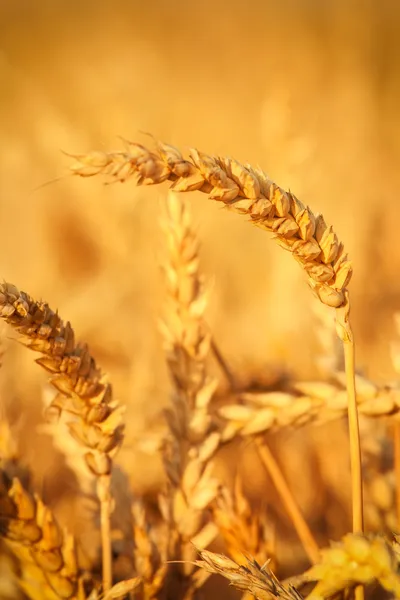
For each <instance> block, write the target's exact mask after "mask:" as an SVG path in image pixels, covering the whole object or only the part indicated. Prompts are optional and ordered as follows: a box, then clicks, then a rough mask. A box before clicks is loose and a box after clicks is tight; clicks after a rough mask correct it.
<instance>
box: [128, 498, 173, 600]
mask: <svg viewBox="0 0 400 600" xmlns="http://www.w3.org/2000/svg"><path fill="white" fill-rule="evenodd" d="M132 516H133V523H134V525H133V540H134V551H133V558H134V563H135V569H136V572H137V573H139V574H140V579H141V581H140V585H141V588H142V594H141V596H140V597H142V598H143V599H144V600H153V599H155V598H158V597H159V594H160V593H161V590H162V589H163V586H164V585H165V578H166V574H167V569H168V564H167V560H168V546H169V543H168V538H169V526H168V523H167V522H165V521H164V522H163V526H162V527H158V528H156V527H155V526H151V524H150V523H149V522H148V521H147V518H146V512H145V508H144V505H143V503H142V502H141V501H135V502H134V503H133V505H132Z"/></svg>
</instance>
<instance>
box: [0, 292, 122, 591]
mask: <svg viewBox="0 0 400 600" xmlns="http://www.w3.org/2000/svg"><path fill="white" fill-rule="evenodd" d="M0 316H1V317H2V318H3V319H5V321H6V322H7V323H9V324H10V325H11V326H12V327H13V328H14V329H15V330H16V331H18V333H19V334H20V335H21V338H20V341H21V342H22V343H23V344H24V345H26V346H27V347H28V348H31V349H32V350H35V351H36V352H40V353H41V354H42V356H41V357H40V358H38V359H37V360H36V362H37V363H38V364H39V365H41V366H42V367H44V368H45V369H46V370H47V371H49V372H50V373H51V378H50V382H51V383H52V385H53V386H54V387H55V388H56V389H57V391H58V393H57V395H56V397H55V398H54V400H53V401H52V403H51V406H50V408H51V410H52V411H54V412H56V413H57V414H59V413H61V412H66V413H67V414H69V415H71V416H72V419H71V421H70V422H69V423H68V428H69V431H70V434H71V435H72V436H73V437H74V439H75V440H76V441H77V442H78V443H79V444H80V445H81V446H83V447H84V448H85V449H86V453H85V455H84V458H85V462H86V465H87V467H88V468H89V469H90V471H91V472H92V473H93V475H94V476H95V477H96V480H97V486H96V490H97V495H98V498H99V501H100V508H101V512H100V519H101V533H102V552H103V591H104V592H105V593H106V592H108V591H109V590H110V589H111V585H112V566H111V529H110V515H111V490H110V480H111V470H112V457H113V455H114V454H115V452H116V450H117V449H118V447H119V446H120V444H121V441H122V434H123V424H122V421H121V416H122V409H121V407H120V406H119V405H118V403H117V402H116V401H115V400H113V398H112V388H111V385H110V384H109V383H108V382H107V380H106V378H105V376H104V374H103V373H102V372H101V371H100V369H99V368H98V367H97V365H96V362H95V360H94V358H93V357H92V356H91V355H90V353H89V351H88V348H87V346H86V345H83V344H79V343H76V342H75V335H74V331H73V329H72V327H71V325H70V323H64V322H63V321H62V320H61V318H60V317H59V316H58V314H57V313H55V312H54V311H52V310H51V309H50V308H49V306H48V305H47V304H46V303H44V302H36V301H34V300H33V299H32V298H31V297H30V296H29V295H28V294H26V293H25V292H20V291H19V290H18V289H17V288H16V287H15V286H13V285H11V284H9V283H4V284H1V285H0Z"/></svg>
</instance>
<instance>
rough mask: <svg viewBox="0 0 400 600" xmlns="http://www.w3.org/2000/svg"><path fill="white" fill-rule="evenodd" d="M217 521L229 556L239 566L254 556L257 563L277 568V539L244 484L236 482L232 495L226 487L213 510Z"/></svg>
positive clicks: (236, 480) (237, 478) (239, 479)
mask: <svg viewBox="0 0 400 600" xmlns="http://www.w3.org/2000/svg"><path fill="white" fill-rule="evenodd" d="M212 510H213V519H214V522H215V524H216V525H217V527H218V531H219V533H220V535H221V536H222V538H223V540H224V542H225V545H226V547H227V550H228V552H229V555H230V556H231V557H232V558H233V560H235V561H236V562H238V563H242V562H243V558H244V555H250V556H253V557H254V558H255V559H256V560H257V562H259V563H261V564H262V563H264V562H265V561H266V560H269V565H270V566H271V568H273V566H272V565H274V564H275V556H274V539H273V537H272V535H271V524H270V523H268V519H267V515H266V514H265V513H260V512H258V511H255V510H253V509H252V507H251V506H250V504H249V501H248V500H247V498H246V496H245V495H244V493H243V485H242V480H241V478H240V477H239V476H237V477H236V479H235V485H234V489H233V490H232V491H231V490H229V489H228V488H227V487H223V488H222V489H221V491H220V493H219V495H218V497H217V499H216V501H215V502H214V504H213V506H212Z"/></svg>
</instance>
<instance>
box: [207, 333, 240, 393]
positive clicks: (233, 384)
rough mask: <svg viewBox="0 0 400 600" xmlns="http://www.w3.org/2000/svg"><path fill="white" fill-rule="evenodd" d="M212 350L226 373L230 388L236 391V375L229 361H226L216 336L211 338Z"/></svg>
mask: <svg viewBox="0 0 400 600" xmlns="http://www.w3.org/2000/svg"><path fill="white" fill-rule="evenodd" d="M211 350H212V352H213V354H214V356H215V359H216V361H217V363H218V365H219V367H220V369H221V371H222V372H223V374H224V375H225V378H226V380H227V382H228V384H229V388H230V391H232V392H234V391H236V390H237V383H236V380H235V376H234V374H233V373H232V370H231V368H230V367H229V365H228V363H227V362H226V360H225V358H224V356H223V354H222V352H221V351H220V349H219V347H218V344H217V343H216V341H215V340H214V338H213V337H212V338H211Z"/></svg>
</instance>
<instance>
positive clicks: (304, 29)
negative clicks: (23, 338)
mask: <svg viewBox="0 0 400 600" xmlns="http://www.w3.org/2000/svg"><path fill="white" fill-rule="evenodd" d="M399 26H400V4H399V3H398V2H397V1H396V0H382V1H380V2H377V1H374V0H363V1H355V0H354V1H348V0H321V1H318V0H262V1H261V0H247V2H239V1H237V0H231V2H229V3H227V2H225V1H223V0H212V1H211V0H203V1H202V2H194V1H190V0H189V1H186V2H183V1H181V0H169V1H168V2H167V1H164V0H155V1H154V2H152V3H144V2H137V1H136V0H131V1H128V0H114V2H112V3H111V2H105V1H103V2H101V1H99V0H97V1H94V0H93V1H92V0H80V1H78V0H69V1H68V2H67V1H64V0H59V1H58V2H54V0H41V1H40V2H39V1H37V2H33V1H32V0H18V2H11V1H7V0H1V1H0V143H1V146H0V152H1V155H0V235H1V242H2V243H1V248H2V251H1V253H0V273H1V276H2V277H4V279H5V280H7V281H11V282H13V283H15V284H16V285H17V286H18V287H19V288H20V289H23V290H26V291H27V292H29V293H30V294H31V295H33V296H35V297H41V298H44V299H46V300H47V301H48V302H49V304H50V305H51V306H52V307H54V308H58V309H59V311H60V314H61V315H63V317H64V318H65V319H69V320H71V322H72V324H73V325H74V327H75V329H76V332H77V334H78V337H79V338H80V339H84V340H86V341H88V343H89V344H90V346H91V348H92V350H93V353H94V355H95V356H96V358H97V359H98V361H99V363H100V364H101V366H102V367H103V368H104V369H105V370H106V371H107V372H108V373H109V374H110V378H111V380H112V381H113V383H114V387H115V393H116V395H117V396H118V397H119V398H120V399H121V401H122V402H123V403H125V404H126V405H127V442H126V448H125V450H124V451H123V453H122V458H121V461H123V463H124V464H125V465H128V466H129V469H128V470H129V472H130V475H131V476H132V485H133V487H134V489H136V490H138V491H141V490H143V489H144V490H148V489H152V488H153V487H157V485H158V482H159V480H160V477H161V471H160V466H159V462H158V459H157V457H152V458H149V459H148V460H147V459H146V461H144V460H142V459H141V460H135V457H137V455H138V452H139V451H137V450H135V444H134V439H135V437H137V436H140V435H141V434H142V433H143V431H148V430H149V428H150V424H152V423H155V424H156V425H155V426H156V427H161V423H162V418H161V416H160V407H161V406H162V405H165V404H166V402H167V401H168V394H169V384H168V377H167V372H166V367H165V365H164V361H163V353H162V344H161V340H160V335H159V333H158V329H157V318H158V315H159V314H160V310H161V308H162V303H163V287H162V278H161V274H160V270H159V262H160V255H162V252H163V237H162V234H161V232H160V228H159V224H158V216H159V212H160V201H161V200H162V198H163V197H165V193H166V188H165V187H162V188H160V189H150V188H139V189H136V188H135V187H134V185H133V183H131V184H130V183H126V184H124V185H120V184H115V185H110V186H104V185H103V182H102V181H101V179H98V178H94V179H93V180H89V179H87V180H83V179H78V178H72V177H68V176H65V175H66V174H67V173H68V171H67V167H68V164H69V163H70V159H69V158H68V157H66V156H65V155H63V154H62V152H61V150H64V151H67V152H71V153H74V152H75V153H80V152H88V151H90V150H92V149H104V150H114V149H118V148H120V147H121V145H122V144H121V141H120V140H119V139H118V136H123V137H125V138H128V139H130V140H135V141H141V142H146V141H147V140H146V137H144V136H143V134H142V133H141V132H142V131H145V132H151V133H152V134H154V135H155V136H156V137H157V138H159V139H161V140H163V141H166V142H168V143H171V144H174V145H176V146H178V147H180V148H182V149H186V148H189V147H193V146H195V147H197V148H199V149H201V150H204V151H205V152H209V153H212V154H226V155H230V156H234V157H235V158H238V159H239V160H242V161H245V162H250V163H252V164H255V165H256V164H259V165H260V166H262V168H264V169H265V170H266V171H267V172H268V174H269V175H270V176H271V177H272V178H273V179H274V180H276V181H277V183H279V184H280V185H281V186H283V187H287V188H290V189H291V190H292V191H293V192H294V193H295V194H296V195H297V196H298V197H299V198H300V199H301V200H302V201H303V202H306V203H308V204H310V206H311V207H313V209H314V210H318V211H320V212H322V213H323V214H324V216H325V218H326V221H327V222H329V223H332V224H333V225H334V226H335V229H336V231H337V232H338V235H339V237H340V238H341V239H342V240H343V241H344V243H345V246H346V247H347V249H348V252H349V254H350V256H351V258H352V260H353V263H354V279H353V281H352V283H351V288H350V291H351V296H352V318H353V324H354V330H355V335H356V342H357V361H358V366H359V368H360V369H362V370H363V371H364V372H366V373H367V375H368V376H369V377H372V378H374V379H376V380H379V381H383V380H386V379H390V378H393V377H394V373H393V370H392V367H391V364H390V358H389V344H390V342H391V340H392V338H394V337H395V331H394V327H393V314H394V312H395V311H397V310H399V309H400V278H399V276H398V273H399V264H400V244H399V241H398V230H397V225H398V221H397V219H398V218H399V215H400V209H399V201H398V198H397V192H396V190H397V189H398V188H399V187H400V172H399V168H398V158H399V151H400V110H399V108H398V107H399V106H400V36H399V35H398V33H399ZM58 177H61V179H60V180H59V181H56V182H53V183H50V184H49V185H46V186H43V184H45V183H47V182H49V181H51V180H53V179H54V178H58ZM190 202H191V206H192V209H193V217H194V221H195V223H196V225H197V226H198V231H199V236H200V239H201V242H202V267H203V271H204V273H205V274H206V276H207V278H208V279H209V280H212V281H213V294H212V297H211V304H210V309H209V315H208V319H209V322H210V325H211V327H212V329H213V332H214V334H215V338H216V340H217V342H218V344H219V346H220V348H221V349H222V351H223V353H224V355H225V357H226V359H227V360H228V361H229V363H230V365H231V366H232V368H233V369H234V370H235V371H236V372H239V373H246V372H248V371H251V372H256V373H259V374H268V373H270V372H273V371H275V370H278V371H285V372H289V373H291V374H293V375H294V376H296V377H311V378H312V377H313V374H314V370H315V364H314V356H315V352H316V347H317V344H316V340H315V339H314V338H315V336H314V334H313V329H314V325H315V317H314V314H313V310H312V303H313V298H312V295H311V293H310V291H309V289H308V287H307V285H306V284H305V282H304V277H303V274H302V272H301V270H300V269H299V268H298V266H297V265H296V264H295V262H294V261H292V260H291V258H290V256H289V255H288V254H287V253H283V252H282V251H281V249H280V248H279V247H277V246H276V245H275V244H273V243H271V242H270V240H269V236H268V235H266V234H265V233H264V232H263V231H261V230H258V229H256V228H252V227H250V226H249V225H248V224H247V223H246V222H245V220H243V219H240V218H239V217H237V216H236V215H233V214H229V213H227V212H225V211H222V210H221V209H220V208H219V207H218V206H216V205H214V204H213V203H211V202H208V201H207V200H205V198H204V197H202V196H200V194H192V195H191V197H190ZM3 335H4V336H5V338H6V339H5V342H4V343H5V345H6V347H7V352H6V355H5V357H4V366H3V368H2V372H1V394H2V404H3V406H4V407H5V410H6V412H7V415H8V417H9V418H10V419H11V421H12V423H14V427H15V431H16V435H17V434H18V435H19V437H20V442H19V443H20V451H21V453H22V454H23V455H24V456H25V460H26V461H27V464H28V465H31V466H33V467H34V471H35V473H36V478H37V482H38V485H40V488H41V491H42V493H43V494H44V496H45V498H46V499H47V500H48V501H49V502H53V504H54V505H55V506H57V505H62V510H64V512H66V513H68V510H70V511H71V513H72V509H71V508H70V506H71V505H68V506H66V504H67V502H64V500H65V498H67V499H68V500H69V498H70V494H69V493H68V492H67V491H66V490H65V488H63V486H62V483H61V482H62V481H63V479H62V477H63V475H62V473H64V471H65V469H66V468H64V467H62V466H60V464H61V463H60V460H61V459H60V456H58V455H57V453H54V452H49V448H50V447H51V438H50V437H47V438H46V435H45V434H43V432H41V431H36V429H35V427H33V425H40V423H41V422H42V421H43V418H42V414H41V410H42V409H41V406H42V404H41V396H42V394H43V385H44V382H45V375H44V374H43V373H41V372H40V369H39V368H37V367H36V366H35V365H34V364H33V361H32V359H33V356H32V355H31V353H29V352H26V351H24V350H23V349H22V350H21V349H20V348H19V346H17V345H16V344H14V343H12V344H10V343H8V336H9V331H8V330H4V333H3ZM17 373H18V376H17ZM27 431H29V435H28V436H26V435H23V433H24V432H25V433H26V432H27ZM326 433H327V430H326V428H325V430H318V431H315V430H311V429H310V428H306V429H303V430H301V431H299V432H296V433H292V434H290V435H289V434H286V437H285V438H284V441H285V443H284V444H281V447H282V448H281V456H282V457H283V458H282V460H283V463H284V464H285V465H287V473H288V476H290V472H291V471H292V472H293V473H297V474H298V473H299V470H300V471H301V472H302V477H301V478H298V477H297V478H296V477H294V478H292V484H293V485H294V487H295V492H296V493H297V492H299V494H300V498H303V506H304V507H305V509H306V510H307V507H310V511H311V514H313V513H312V506H313V505H314V510H315V503H316V494H315V489H317V487H315V488H313V483H312V477H313V476H314V475H315V462H312V461H311V462H308V461H307V458H306V457H309V456H310V453H311V449H310V448H312V447H314V446H315V440H317V444H318V445H319V447H320V448H323V450H324V452H326V454H324V455H323V456H324V457H325V458H324V459H323V461H322V462H323V464H324V465H325V466H324V469H325V467H326V464H328V462H330V467H329V472H330V473H333V475H332V477H331V479H332V481H334V482H336V483H340V485H341V486H342V489H341V490H340V491H337V493H338V495H339V496H344V498H343V499H342V500H343V503H344V505H346V502H347V500H348V498H347V497H346V494H347V492H346V491H345V490H346V489H348V486H347V483H348V469H347V454H346V452H345V448H344V451H343V453H342V454H343V456H342V457H341V458H340V459H338V458H337V459H335V461H334V460H333V459H332V460H331V458H333V457H332V456H330V455H329V448H331V446H332V440H333V439H335V440H336V442H337V443H342V444H343V443H345V439H346V437H345V426H344V424H343V423H342V424H337V425H334V426H333V425H331V426H330V427H329V430H328V434H329V435H328V439H326V438H327V435H326ZM288 436H289V437H288ZM329 436H332V437H331V438H329ZM288 440H289V442H288ZM338 440H339V442H338ZM298 447H301V448H303V450H304V449H305V450H304V452H305V453H304V454H301V455H297V454H296V456H294V454H293V451H291V449H292V448H298ZM336 447H337V446H336ZM307 448H308V449H307ZM245 452H248V450H246V451H245ZM285 453H286V454H287V456H286V458H285ZM139 454H140V453H139ZM324 461H325V462H324ZM149 464H151V465H153V466H152V468H150V467H149V466H148V465H149ZM63 469H64V471H63ZM64 475H65V473H64ZM250 475H251V473H250ZM250 479H251V477H250ZM299 479H301V480H299ZM256 480H257V478H256V477H255V483H254V489H255V490H256V491H257V493H258V494H260V493H263V492H262V490H263V488H262V485H263V484H262V479H261V480H260V481H261V483H257V482H256ZM257 481H258V480H257ZM257 486H258V487H257ZM301 490H302V491H301ZM71 493H72V492H71ZM307 494H308V495H307ZM346 498H347V499H346ZM57 503H58V504H57ZM321 504H323V502H322V500H321V499H320V500H319V501H318V506H319V509H320V510H323V508H324V507H323V506H321ZM335 506H336V509H337V505H335ZM343 510H344V509H343ZM60 511H61V509H60ZM316 512H318V511H316ZM71 518H72V517H71ZM346 518H347V517H346ZM343 523H344V524H343V527H346V519H345V518H344V519H343Z"/></svg>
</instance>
